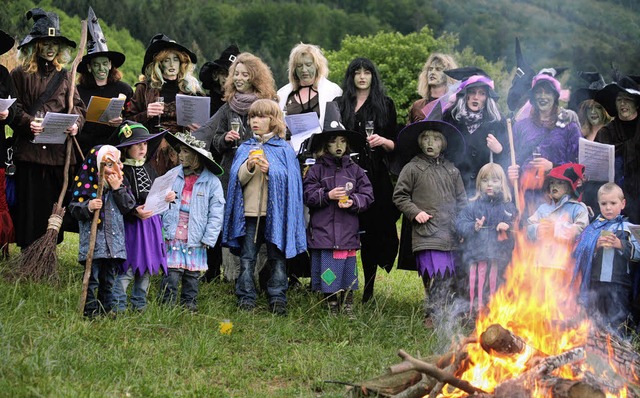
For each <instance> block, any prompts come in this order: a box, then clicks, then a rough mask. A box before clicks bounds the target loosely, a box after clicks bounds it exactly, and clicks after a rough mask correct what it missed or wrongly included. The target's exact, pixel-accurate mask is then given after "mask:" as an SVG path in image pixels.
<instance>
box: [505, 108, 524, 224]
mask: <svg viewBox="0 0 640 398" xmlns="http://www.w3.org/2000/svg"><path fill="white" fill-rule="evenodd" d="M507 134H508V135H509V151H510V152H511V166H516V150H515V148H514V145H513V129H512V128H511V118H507ZM511 183H512V184H513V194H514V196H515V202H516V209H518V213H519V214H520V215H522V209H521V206H520V189H519V187H518V179H517V178H515V179H513V180H511Z"/></svg>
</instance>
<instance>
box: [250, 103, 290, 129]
mask: <svg viewBox="0 0 640 398" xmlns="http://www.w3.org/2000/svg"><path fill="white" fill-rule="evenodd" d="M254 116H267V117H268V118H269V119H270V121H269V131H270V132H272V133H276V134H277V135H278V137H280V138H285V131H286V126H285V123H284V115H283V113H282V110H281V109H280V107H279V106H278V103H277V102H276V101H274V100H272V99H266V98H265V99H259V100H256V101H255V102H254V103H253V104H251V107H250V108H249V113H248V118H249V119H251V118H252V117H254Z"/></svg>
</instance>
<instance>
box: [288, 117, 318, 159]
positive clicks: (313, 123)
mask: <svg viewBox="0 0 640 398" xmlns="http://www.w3.org/2000/svg"><path fill="white" fill-rule="evenodd" d="M284 121H285V123H286V124H287V127H288V128H289V131H291V146H292V147H293V150H294V151H295V152H296V153H298V151H299V150H300V145H302V143H303V142H304V140H306V139H307V138H309V137H311V135H312V134H316V133H321V132H322V127H321V126H320V120H319V119H318V114H317V113H315V112H308V113H299V114H297V115H287V116H285V117H284Z"/></svg>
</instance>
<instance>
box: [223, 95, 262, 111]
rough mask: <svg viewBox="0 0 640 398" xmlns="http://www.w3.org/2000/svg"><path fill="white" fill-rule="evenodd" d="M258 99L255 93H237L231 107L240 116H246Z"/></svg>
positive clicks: (230, 102)
mask: <svg viewBox="0 0 640 398" xmlns="http://www.w3.org/2000/svg"><path fill="white" fill-rule="evenodd" d="M257 99H258V96H257V95H256V94H255V93H247V94H243V93H235V94H233V97H231V99H230V100H229V107H230V108H231V110H233V111H234V112H235V113H237V114H239V115H243V116H244V115H246V114H247V112H249V107H250V106H251V104H253V103H254V102H255V101H256V100H257Z"/></svg>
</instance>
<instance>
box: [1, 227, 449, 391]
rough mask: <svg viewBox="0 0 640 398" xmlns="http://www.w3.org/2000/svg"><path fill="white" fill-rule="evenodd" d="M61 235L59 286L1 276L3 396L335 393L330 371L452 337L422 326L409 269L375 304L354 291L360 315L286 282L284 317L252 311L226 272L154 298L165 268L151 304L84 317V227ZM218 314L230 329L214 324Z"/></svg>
mask: <svg viewBox="0 0 640 398" xmlns="http://www.w3.org/2000/svg"><path fill="white" fill-rule="evenodd" d="M65 235H66V236H65V242H64V243H62V244H61V245H60V246H59V247H58V256H59V260H60V275H61V282H60V283H59V285H57V286H49V285H46V284H43V285H38V284H33V283H27V282H18V283H11V282H7V281H6V280H5V279H3V278H0V373H1V374H2V377H0V391H2V394H1V395H2V396H7V397H9V396H11V397H25V396H65V397H72V396H83V397H84V396H89V397H116V396H117V397H127V396H132V397H156V396H163V397H168V396H171V397H194V396H210V397H274V398H276V397H278V398H279V397H312V396H320V395H321V396H322V397H327V398H329V397H335V398H339V397H344V386H342V385H338V384H328V383H325V382H324V381H325V380H338V381H345V382H358V381H362V380H365V379H369V378H373V377H376V376H379V375H381V374H382V373H384V371H385V369H386V368H387V367H388V366H390V365H392V364H395V363H398V362H399V359H398V357H397V354H396V353H397V350H398V349H400V348H402V349H405V350H406V351H407V352H410V353H412V354H417V353H418V352H419V353H420V354H421V355H424V356H426V355H428V354H430V353H432V352H434V351H435V350H439V352H442V350H443V349H444V348H445V347H448V345H449V344H450V341H449V339H450V335H449V334H447V335H446V336H445V334H444V333H443V335H442V339H441V340H439V341H438V340H436V338H437V336H436V335H435V334H434V333H433V332H432V331H431V330H425V329H424V328H423V327H422V306H421V303H422V299H423V294H424V293H423V289H422V283H421V280H420V278H419V277H418V276H417V274H416V273H415V272H405V271H393V272H391V273H390V274H387V273H384V272H383V273H381V274H379V275H378V280H377V282H376V303H375V304H374V303H372V304H368V305H366V306H362V305H360V302H359V295H357V299H356V306H355V313H356V315H357V317H358V319H357V320H356V321H353V322H350V321H348V320H347V318H346V317H344V316H340V317H337V318H336V317H331V316H329V314H328V309H327V307H326V303H324V302H322V301H321V299H320V298H319V296H317V295H315V294H312V293H309V292H307V291H306V290H304V289H302V290H301V289H298V290H292V291H290V292H289V294H288V298H289V311H290V313H289V316H288V317H286V318H282V317H278V316H274V315H272V314H270V313H268V312H267V303H266V299H265V298H264V297H263V296H262V295H261V296H260V297H259V300H258V308H257V310H256V312H255V313H245V312H242V311H239V310H237V309H236V299H235V295H234V287H233V285H232V284H231V283H227V282H225V283H215V284H203V285H202V286H201V289H200V294H199V297H198V306H199V310H200V312H199V313H198V314H195V315H194V314H190V313H188V312H187V311H182V310H180V309H178V308H168V307H165V306H162V305H161V304H160V303H159V302H158V300H157V294H158V291H157V287H158V282H159V279H158V277H154V278H152V285H151V291H150V293H149V298H150V304H149V307H148V309H147V311H146V312H144V313H142V314H139V313H133V312H130V313H126V314H124V315H120V316H118V317H117V318H115V319H110V318H99V319H96V320H94V321H88V320H86V319H83V318H82V317H81V316H79V315H78V313H77V308H76V307H77V303H78V296H79V294H80V290H81V279H82V272H83V270H82V268H81V267H80V266H79V265H78V264H77V262H76V258H77V249H78V241H77V235H75V234H69V233H67V234H65ZM12 253H13V254H14V255H15V253H16V249H15V247H12ZM0 271H6V264H4V263H2V262H0ZM223 319H230V320H231V321H232V322H233V331H232V333H231V335H221V334H220V333H219V332H218V325H219V322H220V321H221V320H223ZM440 344H441V345H440Z"/></svg>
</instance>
